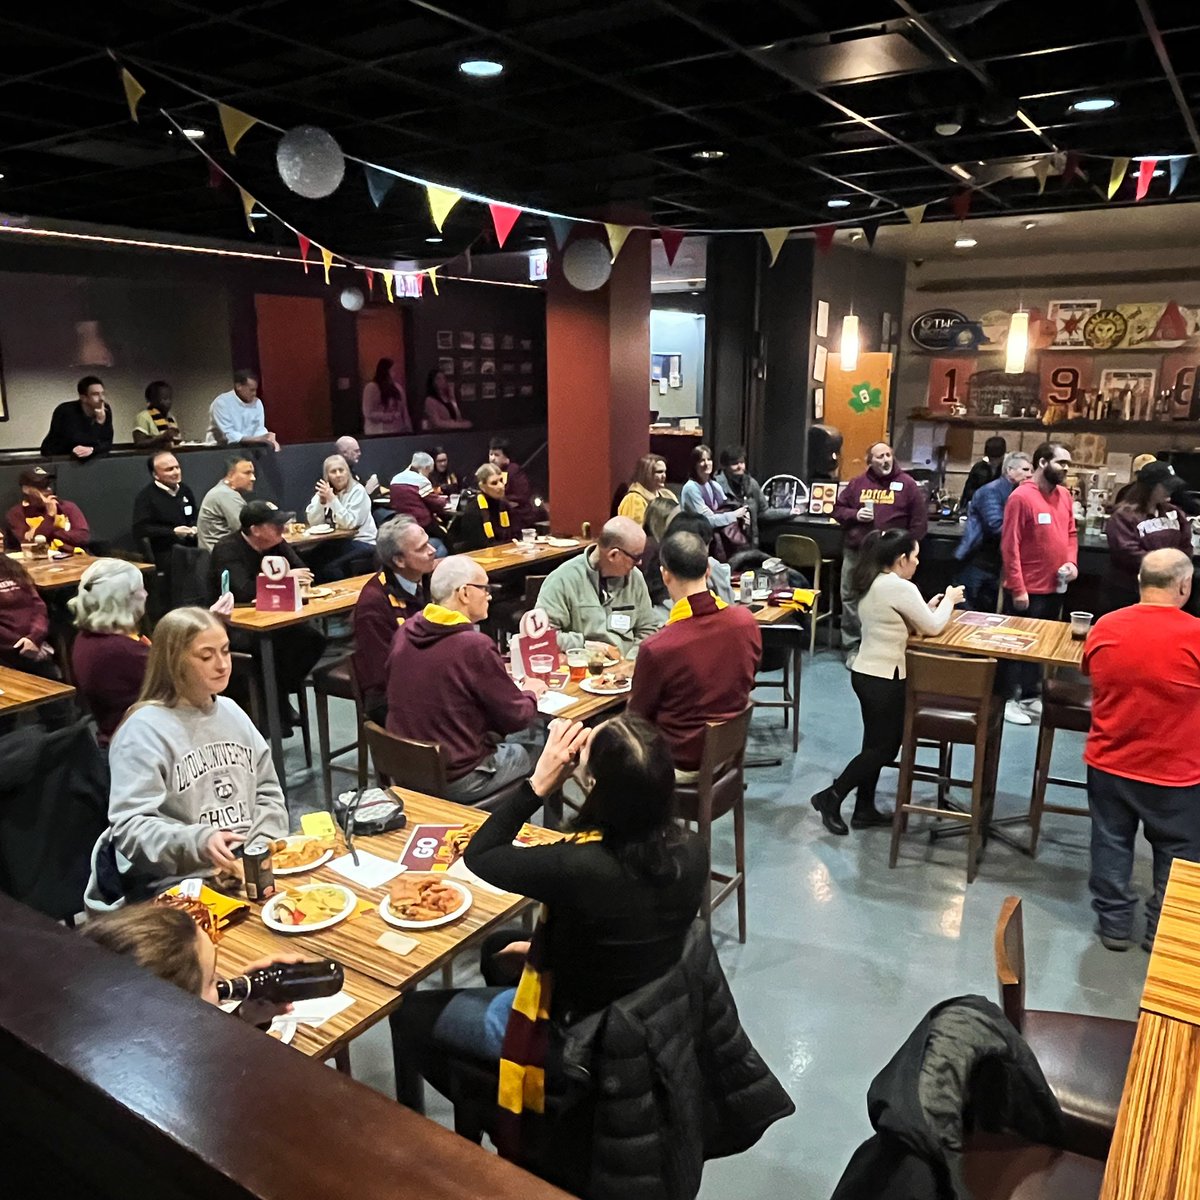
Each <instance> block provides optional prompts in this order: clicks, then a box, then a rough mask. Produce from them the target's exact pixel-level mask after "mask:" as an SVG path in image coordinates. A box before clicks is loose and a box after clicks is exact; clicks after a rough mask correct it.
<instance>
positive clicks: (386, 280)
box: [382, 271, 396, 304]
mask: <svg viewBox="0 0 1200 1200" xmlns="http://www.w3.org/2000/svg"><path fill="white" fill-rule="evenodd" d="M382 274H383V286H384V287H385V288H387V298H388V303H389V304H395V303H396V297H395V296H394V295H393V293H392V277H393V275H395V272H394V271H384V272H382Z"/></svg>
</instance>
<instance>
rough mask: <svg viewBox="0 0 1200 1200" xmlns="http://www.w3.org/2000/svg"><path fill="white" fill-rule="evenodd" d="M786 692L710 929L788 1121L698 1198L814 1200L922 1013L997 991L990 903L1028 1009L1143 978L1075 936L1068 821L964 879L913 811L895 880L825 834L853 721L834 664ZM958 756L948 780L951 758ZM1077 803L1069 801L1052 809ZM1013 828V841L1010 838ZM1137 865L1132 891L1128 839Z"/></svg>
mask: <svg viewBox="0 0 1200 1200" xmlns="http://www.w3.org/2000/svg"><path fill="white" fill-rule="evenodd" d="M776 694H777V693H776ZM802 695H803V708H802V717H801V722H800V729H801V739H800V750H799V753H798V754H797V755H795V757H793V756H792V754H791V738H790V734H787V733H785V732H784V730H783V729H782V725H781V720H782V719H781V715H780V713H779V712H777V711H775V712H769V711H767V712H762V713H760V714H758V715H756V717H755V720H754V723H753V726H752V730H751V741H752V744H751V748H750V752H751V755H758V756H763V757H766V756H769V755H772V754H776V755H782V756H783V758H784V765H783V766H782V767H778V768H771V769H756V770H752V771H750V772H749V773H748V782H749V790H748V795H747V835H748V868H747V873H748V879H749V898H748V920H749V936H748V939H747V942H746V944H745V945H744V946H742V945H739V944H738V942H737V935H736V928H737V926H736V913H735V907H734V902H733V901H730V902H729V903H728V904H727V905H726V906H725V907H724V908H723V909H721V910H719V911H718V913H717V915H716V917H715V919H714V926H713V929H714V937H715V940H716V945H717V948H718V951H719V953H720V957H721V961H722V964H723V965H724V968H725V972H726V974H727V975H728V977H729V980H730V983H731V985H732V987H733V992H734V996H735V997H736V999H737V1002H738V1007H739V1010H740V1013H741V1018H742V1023H743V1025H744V1026H745V1028H746V1030H747V1032H748V1033H749V1034H750V1037H751V1039H752V1040H753V1042H754V1043H755V1045H756V1046H757V1048H758V1050H759V1052H760V1053H761V1054H762V1055H763V1057H764V1058H765V1059H766V1061H767V1062H768V1063H769V1064H770V1066H771V1068H772V1069H773V1070H774V1072H775V1073H776V1075H777V1076H778V1077H779V1079H780V1080H781V1081H782V1083H783V1085H784V1087H785V1088H786V1089H787V1090H788V1092H789V1093H790V1094H791V1096H792V1098H793V1100H794V1101H795V1102H796V1109H797V1111H796V1114H795V1115H794V1116H793V1117H791V1118H790V1119H788V1120H786V1121H782V1122H779V1123H777V1124H776V1125H775V1126H774V1127H772V1129H771V1130H770V1131H769V1132H768V1133H767V1135H766V1136H765V1137H764V1138H763V1140H762V1141H761V1142H760V1143H759V1144H758V1145H757V1146H755V1147H754V1148H753V1149H752V1150H750V1151H749V1152H748V1153H746V1154H743V1155H740V1156H739V1157H736V1158H732V1159H725V1160H721V1161H717V1162H713V1163H710V1164H709V1165H708V1167H707V1168H706V1170H705V1178H704V1185H703V1188H702V1190H701V1193H700V1194H701V1197H702V1198H703V1200H727V1198H729V1200H747V1198H750V1197H768V1196H789V1197H795V1198H796V1200H818V1198H820V1197H826V1196H828V1195H829V1194H830V1192H831V1191H832V1190H833V1187H834V1185H835V1183H836V1182H837V1180H838V1178H839V1176H840V1174H841V1172H842V1169H843V1168H844V1167H845V1164H846V1162H847V1161H848V1160H849V1158H850V1155H851V1154H852V1152H853V1151H854V1149H855V1147H856V1146H857V1145H858V1144H859V1143H860V1142H861V1141H862V1140H863V1139H864V1138H866V1137H867V1136H869V1134H870V1126H869V1124H868V1121H867V1113H866V1092H867V1087H868V1086H869V1084H870V1082H871V1079H872V1078H873V1077H874V1075H875V1074H876V1072H877V1071H878V1070H879V1069H880V1068H881V1067H882V1066H883V1065H884V1064H885V1063H886V1062H887V1061H888V1059H889V1058H890V1057H891V1055H892V1054H893V1053H894V1052H895V1050H896V1049H897V1048H898V1047H899V1046H900V1044H901V1043H902V1042H903V1041H904V1039H905V1037H906V1036H907V1035H908V1033H909V1032H910V1031H911V1030H912V1028H913V1026H914V1025H915V1024H916V1023H917V1022H918V1021H919V1020H920V1018H921V1017H922V1016H923V1015H924V1013H925V1012H926V1011H927V1010H928V1009H929V1008H930V1007H932V1006H933V1005H934V1004H935V1003H937V1002H938V1001H940V1000H942V999H945V998H947V997H949V996H954V995H961V994H963V993H969V992H976V993H981V994H983V995H985V996H988V997H991V998H996V982H995V975H994V973H993V965H992V934H993V928H994V923H995V919H996V914H997V912H998V911H999V908H1000V904H1001V901H1002V900H1003V899H1004V897H1005V896H1008V895H1018V896H1020V897H1022V899H1023V900H1024V910H1025V940H1026V962H1027V972H1028V995H1027V1001H1028V1004H1029V1006H1030V1007H1031V1008H1047V1009H1064V1010H1070V1011H1075V1012H1083V1013H1093V1014H1096V1015H1100V1016H1113V1017H1126V1018H1132V1017H1134V1016H1135V1015H1136V1012H1137V1001H1138V997H1139V995H1140V992H1141V987H1142V983H1143V979H1144V976H1145V972H1146V964H1147V961H1148V959H1147V955H1146V954H1145V953H1144V952H1143V951H1142V950H1140V949H1137V948H1135V949H1133V950H1130V951H1128V952H1126V953H1124V954H1115V953H1111V952H1109V951H1106V950H1104V949H1103V948H1102V947H1101V946H1100V943H1099V942H1098V940H1097V939H1096V937H1095V935H1094V933H1093V932H1092V930H1093V923H1094V922H1093V918H1092V913H1091V909H1090V907H1089V904H1088V896H1087V874H1088V853H1087V838H1088V829H1089V826H1088V823H1087V821H1086V820H1084V819H1080V818H1073V817H1062V816H1048V817H1047V818H1046V820H1045V822H1044V825H1043V831H1042V840H1041V845H1040V847H1039V854H1038V858H1037V860H1036V861H1034V860H1031V859H1030V858H1028V857H1027V856H1026V855H1024V854H1021V853H1019V852H1018V851H1016V850H1013V849H1010V848H1009V847H1007V846H1005V845H1003V844H1001V843H999V842H996V841H994V840H993V841H992V842H991V843H990V844H989V846H988V849H987V852H986V854H985V856H984V860H983V863H982V865H981V868H980V871H979V875H978V876H977V878H976V880H975V882H974V883H973V884H972V885H971V886H970V887H969V888H968V887H967V883H966V872H965V869H964V867H965V849H964V842H963V840H962V839H961V838H952V839H949V840H947V841H943V842H941V843H940V844H938V845H937V846H931V845H930V843H929V842H928V839H927V838H925V837H924V836H922V835H921V833H920V832H918V830H919V824H918V822H917V819H916V818H914V819H913V822H912V823H911V826H910V828H911V829H912V830H913V832H910V834H909V835H908V837H907V838H906V840H905V842H904V843H903V845H902V848H901V856H900V860H899V862H898V864H897V866H896V869H895V870H889V869H888V866H887V850H888V837H889V833H888V831H887V830H886V829H881V830H871V831H868V832H865V833H854V832H851V834H850V836H849V837H846V838H836V837H832V836H830V835H828V834H826V833H825V831H824V829H823V827H822V826H821V823H820V820H819V819H818V818H817V816H816V814H815V813H814V812H813V811H812V809H811V808H810V806H809V803H808V798H809V796H810V795H811V794H812V793H813V792H814V791H817V790H818V789H820V788H822V787H824V786H826V785H827V784H828V783H829V781H830V779H831V778H832V776H833V775H834V774H836V773H837V771H838V770H840V768H841V767H842V765H843V764H844V763H845V762H846V761H847V760H848V759H849V758H850V757H851V756H852V754H853V753H854V751H855V750H856V749H857V746H858V741H859V738H860V737H861V729H862V726H861V722H860V719H859V713H858V705H857V703H856V701H855V698H854V695H853V693H852V692H851V690H850V677H849V674H848V672H847V671H846V670H845V668H844V667H843V666H842V663H841V658H840V655H834V654H832V653H830V652H829V651H821V650H818V653H817V655H816V658H815V659H813V660H809V659H808V658H807V656H806V660H805V672H804V684H803V692H802ZM332 709H333V712H332V717H333V724H334V744H335V745H336V744H339V743H340V742H342V741H348V740H349V739H350V738H351V737H352V736H353V729H352V717H353V713H352V709H351V707H350V705H349V704H347V703H344V702H341V701H334V702H333V705H332ZM1036 739H1037V726H1036V725H1033V726H1030V727H1028V728H1022V727H1017V726H1012V725H1006V726H1005V727H1004V750H1003V754H1002V758H1001V769H1000V781H999V790H1000V795H999V797H998V800H997V813H998V815H1004V814H1006V813H1017V812H1023V811H1025V809H1026V808H1027V807H1028V796H1029V791H1030V785H1031V777H1032V770H1033V759H1034V746H1035V743H1036ZM1057 742H1058V744H1057V746H1056V753H1055V764H1054V770H1055V773H1056V774H1060V775H1067V776H1071V775H1073V776H1076V777H1081V775H1082V763H1081V761H1080V753H1081V748H1082V737H1081V736H1080V735H1076V734H1059V735H1058V739H1057ZM314 750H315V732H314ZM288 757H289V761H290V762H291V763H293V764H294V766H293V770H298V769H300V767H301V765H302V758H301V754H300V744H299V738H295V739H293V740H292V742H289V743H288ZM963 759H964V761H963V762H962V763H961V764H956V766H958V767H959V769H960V770H961V769H963V768H965V767H966V765H967V763H969V760H970V755H969V752H964V754H963ZM344 761H351V758H350V757H348V758H347V759H346V760H344ZM334 780H335V788H336V787H339V786H340V787H342V788H344V787H348V786H351V784H350V776H347V775H342V774H339V773H336V772H335V775H334ZM918 786H920V785H918ZM894 794H895V772H892V771H888V772H885V773H884V777H883V780H882V782H881V785H880V792H879V803H880V805H881V806H886V807H890V806H891V802H892V799H893V797H894ZM1082 797H1083V793H1081V792H1074V793H1071V794H1070V796H1069V797H1068V798H1067V801H1066V802H1067V803H1076V802H1078V801H1080V800H1082ZM320 803H321V800H320V780H319V777H317V778H316V779H311V780H306V781H304V782H299V781H298V785H297V786H295V787H294V788H293V792H292V811H293V820H294V822H298V820H299V814H300V813H301V812H303V811H306V810H307V809H310V808H312V807H315V806H317V805H319V804H320ZM850 807H851V804H850V803H849V802H848V803H847V805H846V806H845V812H846V814H847V815H848V814H849V810H850ZM1012 832H1013V833H1014V834H1016V835H1017V836H1022V835H1023V834H1024V833H1025V832H1026V827H1024V826H1021V825H1018V826H1016V827H1014V829H1013V831H1012ZM720 834H721V836H719V837H718V838H717V839H716V844H715V846H714V859H715V860H717V861H720V860H721V859H722V857H723V858H724V859H725V860H726V861H731V860H732V845H731V841H730V836H729V834H728V831H726V830H721V831H720ZM1137 869H1138V877H1137V882H1138V886H1139V888H1140V890H1141V891H1142V893H1143V895H1144V894H1146V892H1147V890H1148V888H1149V881H1150V870H1149V855H1148V853H1147V852H1146V848H1145V845H1144V844H1143V845H1142V846H1141V848H1140V850H1139V858H1138V868H1137ZM464 968H465V969H464ZM471 978H472V971H471V969H470V965H469V964H467V963H464V964H462V966H461V967H460V968H459V971H458V978H457V979H456V982H458V983H463V984H465V983H469V982H471ZM351 1061H352V1064H353V1070H354V1074H355V1077H356V1078H357V1079H359V1080H360V1081H361V1082H363V1083H365V1084H367V1085H369V1086H371V1087H375V1088H378V1089H379V1090H380V1091H383V1092H385V1093H387V1094H392V1068H391V1055H390V1043H389V1040H388V1033H387V1028H386V1025H385V1026H383V1027H376V1028H375V1029H373V1030H371V1031H369V1032H368V1033H367V1034H365V1035H364V1036H362V1037H361V1038H359V1039H358V1040H356V1041H355V1042H354V1044H353V1046H352V1048H351ZM433 1099H434V1100H436V1098H435V1097H433ZM430 1114H431V1115H432V1116H434V1117H435V1119H441V1120H443V1121H445V1122H446V1123H448V1110H447V1109H446V1108H445V1107H444V1106H442V1107H438V1106H437V1105H436V1104H435V1103H431V1104H430Z"/></svg>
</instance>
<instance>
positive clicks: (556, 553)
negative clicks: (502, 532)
mask: <svg viewBox="0 0 1200 1200" xmlns="http://www.w3.org/2000/svg"><path fill="white" fill-rule="evenodd" d="M572 540H573V541H574V542H575V543H576V544H575V545H574V546H550V545H547V543H545V542H536V543H534V545H533V546H531V547H528V548H525V547H524V543H522V542H509V543H508V544H507V545H502V546H489V547H487V549H485V550H472V551H470V553H469V554H468V555H467V557H468V558H473V559H474V560H475V561H476V562H477V563H479V565H480V566H481V567H483V569H484V570H485V571H486V572H487V573H488V577H489V578H490V579H495V578H497V577H503V576H504V575H507V574H511V573H514V572H518V571H527V570H528V569H529V568H530V567H541V566H549V565H553V566H558V564H559V563H561V562H565V561H566V560H567V559H568V558H574V557H575V555H577V554H582V553H583V552H584V551H585V550H588V549H590V548H591V547H592V546H594V545H595V542H594V541H593V540H592V539H590V538H574V539H572Z"/></svg>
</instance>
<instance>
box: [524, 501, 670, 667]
mask: <svg viewBox="0 0 1200 1200" xmlns="http://www.w3.org/2000/svg"><path fill="white" fill-rule="evenodd" d="M645 549H646V534H645V532H644V531H643V530H642V527H641V526H640V525H638V524H637V523H636V522H635V521H632V520H630V518H629V517H613V518H612V520H610V521H608V522H607V523H606V524H605V526H604V528H603V529H602V530H601V531H600V538H599V540H598V541H597V543H596V545H595V546H593V547H592V548H591V549H590V550H588V551H587V552H586V553H585V554H580V555H577V556H576V557H575V558H572V559H569V560H568V561H567V562H565V563H563V564H562V566H560V567H556V568H555V569H554V570H553V571H552V572H551V573H550V574H549V575H548V576H547V577H546V582H545V583H544V584H542V590H541V593H540V595H539V597H538V607H539V608H540V609H543V610H544V611H545V613H546V616H547V617H548V618H549V621H550V625H551V628H553V629H556V630H557V631H558V644H559V647H560V648H561V649H563V650H575V649H579V648H580V647H583V646H586V645H588V644H589V643H599V644H603V645H604V646H606V647H608V653H609V655H610V657H612V658H633V657H634V656H635V655H636V654H637V648H638V645H639V644H640V643H641V642H642V640H643V639H645V638H647V637H649V636H650V634H652V633H654V631H655V630H656V629H658V628H659V627H660V626H661V625H662V620H663V619H662V616H661V614H659V613H657V612H656V611H655V609H654V606H653V605H652V604H651V603H650V593H649V591H648V590H647V588H646V581H645V579H644V578H643V577H642V573H641V571H639V570H638V567H639V566H640V565H641V562H642V554H643V553H644V552H645Z"/></svg>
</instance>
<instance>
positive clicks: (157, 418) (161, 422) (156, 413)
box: [146, 404, 179, 433]
mask: <svg viewBox="0 0 1200 1200" xmlns="http://www.w3.org/2000/svg"><path fill="white" fill-rule="evenodd" d="M146 411H147V412H148V413H149V414H150V420H152V421H153V422H154V428H155V429H157V430H158V432H159V433H166V432H167V430H168V429H173V430H178V429H179V426H178V424H177V423H176V421H175V418H174V417H173V416H171V415H170V414H169V413H165V412H163V411H162V409H161V408H159V407H158V406H157V405H154V404H147V405H146Z"/></svg>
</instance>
